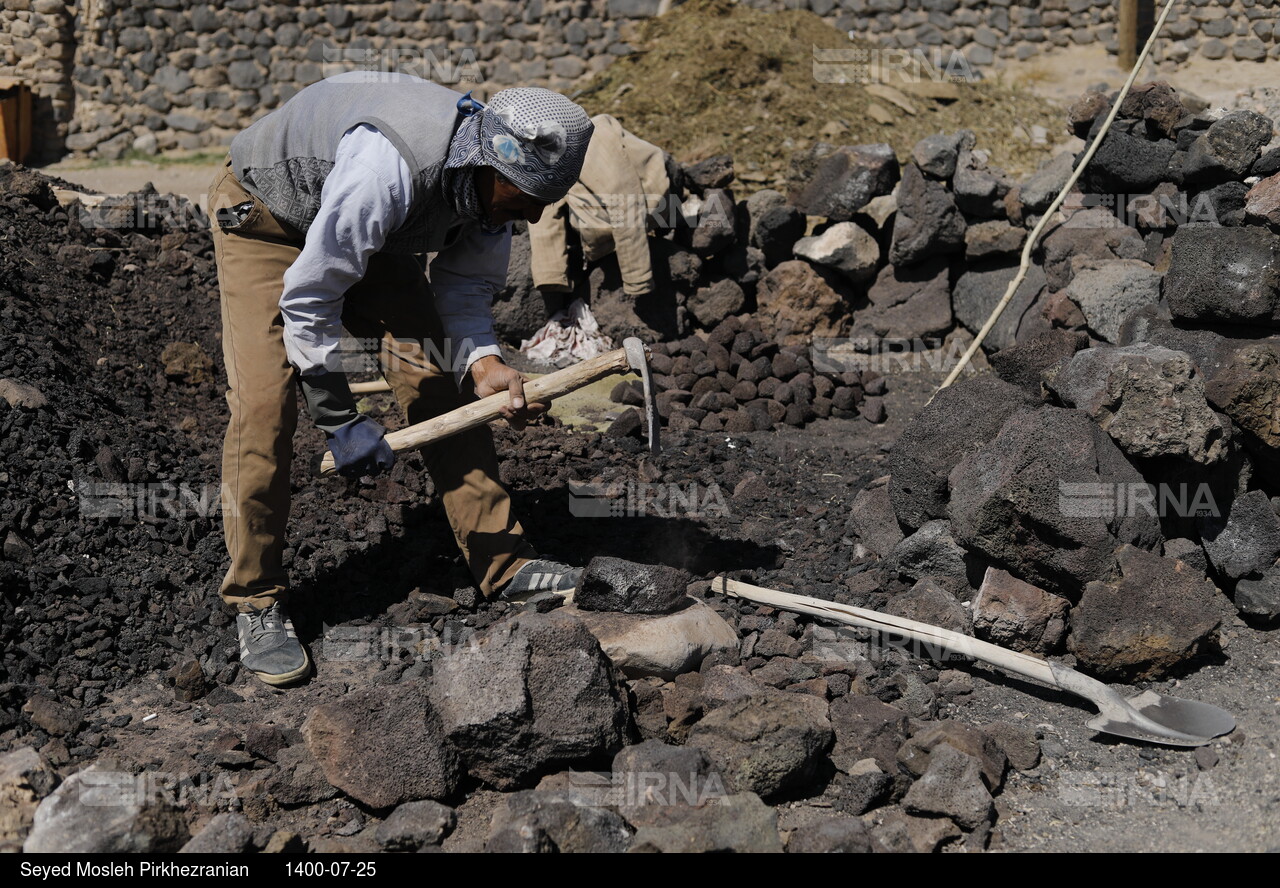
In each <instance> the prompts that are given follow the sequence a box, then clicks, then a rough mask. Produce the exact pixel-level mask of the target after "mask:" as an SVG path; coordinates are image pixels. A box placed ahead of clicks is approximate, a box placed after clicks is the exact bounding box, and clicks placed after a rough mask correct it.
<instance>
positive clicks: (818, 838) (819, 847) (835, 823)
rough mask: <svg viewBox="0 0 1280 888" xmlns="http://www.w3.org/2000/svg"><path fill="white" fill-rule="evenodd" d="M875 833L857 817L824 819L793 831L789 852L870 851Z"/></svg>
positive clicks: (833, 852) (867, 852) (846, 852)
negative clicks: (872, 836) (872, 834)
mask: <svg viewBox="0 0 1280 888" xmlns="http://www.w3.org/2000/svg"><path fill="white" fill-rule="evenodd" d="M872 842H873V839H872V838H871V833H870V832H869V831H868V830H867V825H866V824H865V823H863V822H862V820H861V819H860V818H857V817H840V818H837V819H835V820H823V821H822V822H820V823H814V824H811V825H809V826H802V827H799V828H798V829H794V830H792V831H791V837H790V838H789V839H787V853H788V854H870V853H871V851H872Z"/></svg>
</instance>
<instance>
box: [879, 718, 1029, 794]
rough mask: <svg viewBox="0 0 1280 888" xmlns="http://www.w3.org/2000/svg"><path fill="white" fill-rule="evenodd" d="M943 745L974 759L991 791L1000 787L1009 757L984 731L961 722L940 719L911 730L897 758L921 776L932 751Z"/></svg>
mask: <svg viewBox="0 0 1280 888" xmlns="http://www.w3.org/2000/svg"><path fill="white" fill-rule="evenodd" d="M944 745H945V746H950V747H953V748H955V749H958V750H960V751H961V752H963V753H965V754H966V755H971V756H973V757H974V758H975V759H977V760H978V764H979V765H980V766H981V773H982V782H983V784H984V785H985V786H986V787H987V789H988V790H990V791H991V792H993V793H994V792H999V791H1000V788H1001V787H1002V786H1003V785H1004V774H1005V771H1006V770H1008V767H1009V759H1008V758H1007V757H1006V756H1005V754H1004V751H1003V750H1002V749H1001V748H1000V746H999V744H998V743H996V742H995V740H993V739H992V738H991V737H990V736H988V735H987V734H986V733H985V732H984V731H980V730H979V729H977V728H974V727H970V726H969V725H966V724H963V723H961V722H957V721H951V720H950V719H943V720H941V721H938V722H934V723H933V724H931V725H929V726H928V727H925V728H922V729H921V730H919V731H918V732H916V733H915V734H912V735H911V739H910V740H908V741H907V742H906V743H903V744H902V746H901V747H900V748H899V749H898V762H899V764H901V765H902V767H903V768H905V769H906V770H907V771H909V772H910V773H911V774H913V775H915V776H916V777H922V776H924V774H925V772H926V771H928V770H929V761H930V760H931V759H932V757H933V753H934V752H935V751H936V750H937V749H938V747H940V746H944Z"/></svg>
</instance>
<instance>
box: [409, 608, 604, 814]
mask: <svg viewBox="0 0 1280 888" xmlns="http://www.w3.org/2000/svg"><path fill="white" fill-rule="evenodd" d="M430 693H431V702H432V704H433V705H434V707H435V709H436V711H437V712H439V714H440V718H441V722H442V724H443V727H444V731H445V733H446V734H447V735H448V738H449V740H450V742H452V743H453V744H454V746H455V747H456V748H457V749H458V750H459V751H460V752H461V754H462V756H463V758H464V762H465V765H466V768H467V770H468V771H469V772H470V773H471V774H472V775H473V776H475V777H477V778H479V779H481V780H484V781H485V782H486V783H489V784H491V785H493V786H496V787H498V788H500V789H512V788H515V787H517V786H519V785H520V783H521V782H523V781H526V780H528V779H529V778H530V777H531V776H532V775H534V774H535V773H537V772H538V771H539V770H542V769H544V768H546V767H547V766H548V765H551V764H554V763H560V762H563V763H566V764H567V763H571V762H575V761H580V760H583V759H591V758H594V757H598V756H601V755H611V754H613V753H614V752H616V751H617V750H618V749H619V748H621V746H622V743H623V738H624V735H625V728H626V722H627V705H626V695H625V693H624V690H623V688H622V687H621V684H620V680H619V679H618V677H617V675H616V673H615V671H614V669H613V666H612V664H611V663H610V662H609V659H608V657H606V656H605V654H604V652H603V651H602V650H601V649H600V644H599V643H598V642H597V641H596V639H595V637H594V636H593V635H592V634H591V632H590V631H589V630H588V629H587V627H586V626H584V625H583V624H582V622H581V621H580V620H577V619H575V618H574V617H572V616H570V615H567V614H563V613H561V612H559V611H553V612H551V613H549V614H519V615H518V616H515V617H511V618H508V619H505V620H502V621H500V622H498V623H495V624H494V625H493V626H491V627H490V628H489V629H488V630H486V631H485V633H484V634H483V635H482V636H480V637H479V638H478V640H477V643H476V644H475V645H474V646H471V647H463V648H461V649H460V650H458V651H456V652H454V653H451V654H450V655H449V656H446V657H443V658H441V659H440V660H438V661H437V662H436V664H435V667H434V673H433V676H432V681H431V691H430Z"/></svg>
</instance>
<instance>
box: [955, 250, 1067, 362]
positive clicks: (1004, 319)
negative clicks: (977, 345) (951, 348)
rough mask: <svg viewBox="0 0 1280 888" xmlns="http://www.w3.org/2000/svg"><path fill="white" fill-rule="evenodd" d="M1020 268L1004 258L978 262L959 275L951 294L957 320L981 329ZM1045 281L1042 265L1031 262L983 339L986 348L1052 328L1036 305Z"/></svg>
mask: <svg viewBox="0 0 1280 888" xmlns="http://www.w3.org/2000/svg"><path fill="white" fill-rule="evenodd" d="M1017 271H1018V267H1017V263H1012V264H1010V263H1008V262H1001V263H998V264H992V263H987V264H983V265H977V266H974V267H973V268H970V269H969V270H968V271H966V272H965V273H964V274H962V275H960V278H959V280H957V281H956V286H955V290H954V291H953V292H952V294H951V305H952V309H953V310H954V311H955V316H956V320H957V321H959V322H960V323H961V324H962V325H963V326H964V328H965V329H966V330H968V331H969V332H971V333H975V334H976V333H977V332H978V331H979V330H981V329H982V326H983V325H984V324H985V323H986V322H987V318H988V317H990V316H991V312H992V311H994V310H995V307H996V305H997V304H998V303H999V302H1000V300H1001V299H1003V298H1004V294H1005V290H1007V289H1008V288H1009V283H1010V282H1011V281H1012V280H1013V279H1014V277H1015V276H1016V275H1017ZM1044 285H1045V276H1044V273H1043V272H1041V271H1040V267H1039V266H1038V265H1033V266H1031V268H1030V269H1028V271H1027V275H1026V277H1025V278H1023V281H1022V283H1021V284H1019V285H1018V289H1017V292H1015V293H1014V295H1013V299H1011V300H1010V301H1009V304H1008V305H1007V306H1005V309H1004V312H1003V313H1002V314H1001V315H1000V318H999V319H998V320H997V321H996V323H995V326H994V327H992V328H991V332H990V333H988V334H987V338H986V339H984V340H983V347H984V348H986V349H988V350H991V351H999V350H1000V349H1002V348H1008V347H1009V346H1011V345H1013V344H1015V343H1016V342H1017V341H1018V340H1019V339H1022V338H1028V337H1030V336H1033V335H1035V334H1037V333H1040V332H1044V331H1047V330H1048V329H1049V325H1048V322H1047V321H1045V320H1044V318H1043V317H1042V316H1041V314H1040V312H1039V310H1038V307H1037V305H1036V303H1037V301H1038V300H1039V297H1040V292H1041V290H1043V289H1044Z"/></svg>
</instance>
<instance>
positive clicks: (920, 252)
mask: <svg viewBox="0 0 1280 888" xmlns="http://www.w3.org/2000/svg"><path fill="white" fill-rule="evenodd" d="M964 229H965V222H964V217H963V216H961V215H960V209H959V208H958V207H957V206H956V202H955V200H954V198H953V197H952V195H951V192H949V191H948V190H947V187H946V185H944V184H943V183H941V182H936V181H930V180H929V179H926V178H925V177H924V174H923V173H921V172H920V169H919V167H917V166H916V165H915V164H907V167H906V169H905V170H904V171H903V173H902V184H901V185H900V186H899V187H898V213H897V215H896V216H895V217H894V223H893V241H892V242H891V243H890V245H889V261H890V262H892V263H893V264H894V265H911V264H912V263H914V262H920V261H921V260H923V259H927V258H930V257H933V256H937V255H939V254H941V253H957V252H960V251H962V250H963V249H964Z"/></svg>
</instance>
